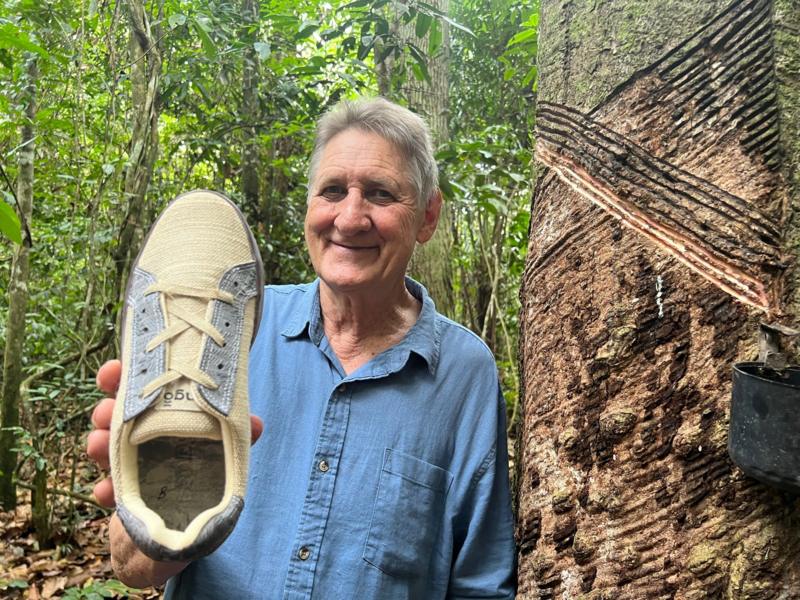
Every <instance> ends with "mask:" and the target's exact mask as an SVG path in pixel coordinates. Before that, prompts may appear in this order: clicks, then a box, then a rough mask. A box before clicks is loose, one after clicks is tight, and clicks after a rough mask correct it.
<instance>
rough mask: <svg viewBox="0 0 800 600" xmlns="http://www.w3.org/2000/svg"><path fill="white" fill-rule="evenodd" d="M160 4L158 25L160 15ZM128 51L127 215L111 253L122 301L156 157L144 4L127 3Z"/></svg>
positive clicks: (153, 80)
mask: <svg viewBox="0 0 800 600" xmlns="http://www.w3.org/2000/svg"><path fill="white" fill-rule="evenodd" d="M162 6H163V2H160V3H159V8H158V14H159V21H160V20H161V16H162V13H163V10H162ZM128 22H129V24H130V29H131V30H130V38H129V42H128V51H129V58H130V69H131V74H130V78H131V112H132V116H131V142H130V150H129V152H128V165H127V170H126V172H125V184H124V186H125V187H124V196H125V200H126V201H127V207H128V208H127V213H126V215H125V217H124V218H123V222H122V227H121V229H120V235H119V242H118V245H117V249H116V251H115V253H114V261H115V263H116V265H117V278H116V284H117V285H116V287H117V290H118V296H119V298H120V299H121V298H122V296H123V294H124V285H125V281H126V279H127V273H128V269H129V267H130V264H131V262H132V260H133V258H134V256H135V255H136V252H137V246H138V244H137V243H136V240H137V236H138V233H139V232H140V230H141V227H142V223H141V219H142V215H143V214H144V211H143V209H144V198H145V194H146V193H147V186H148V185H149V183H150V177H151V175H152V172H153V164H154V163H155V160H156V156H157V155H158V110H159V81H160V79H161V51H160V48H159V42H158V40H159V36H158V35H157V27H158V26H155V27H151V24H150V17H149V15H148V14H147V11H146V10H145V5H144V2H143V0H129V2H128Z"/></svg>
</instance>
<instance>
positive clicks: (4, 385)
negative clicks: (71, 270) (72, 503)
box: [0, 55, 39, 510]
mask: <svg viewBox="0 0 800 600" xmlns="http://www.w3.org/2000/svg"><path fill="white" fill-rule="evenodd" d="M25 77H26V82H25V87H24V91H23V94H22V95H23V97H22V98H21V102H22V104H23V105H24V106H25V120H24V122H23V125H22V127H21V130H20V134H21V137H22V144H23V145H22V147H21V148H20V149H19V155H18V156H19V158H18V167H19V173H18V175H17V203H18V210H19V212H20V217H21V218H20V221H22V222H23V223H28V224H30V222H31V214H32V212H33V162H34V158H35V148H36V143H35V137H34V120H35V118H36V84H37V80H38V77H39V74H38V67H37V61H36V57H35V56H33V55H29V56H28V57H27V64H26V69H25ZM29 226H30V225H29ZM23 235H24V238H23V243H22V244H20V245H19V246H18V247H17V248H16V252H15V253H14V256H13V259H12V264H11V274H10V277H9V285H8V323H7V326H6V341H5V349H4V351H3V378H2V381H0V402H2V404H0V507H2V508H3V509H4V510H13V509H14V508H15V507H16V505H17V492H16V484H15V482H14V472H15V469H16V464H17V454H16V453H15V452H13V451H12V450H11V449H12V448H13V447H15V445H16V435H15V433H14V432H13V431H8V430H6V428H9V427H18V426H19V414H20V384H21V383H22V363H23V361H22V356H23V350H24V342H25V312H26V310H27V306H28V279H29V273H30V247H31V238H30V229H25V230H23Z"/></svg>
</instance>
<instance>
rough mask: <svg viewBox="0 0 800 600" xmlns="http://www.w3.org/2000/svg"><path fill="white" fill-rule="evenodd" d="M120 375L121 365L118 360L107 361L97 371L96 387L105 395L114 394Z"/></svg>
mask: <svg viewBox="0 0 800 600" xmlns="http://www.w3.org/2000/svg"><path fill="white" fill-rule="evenodd" d="M121 373H122V363H121V362H119V361H118V360H109V361H107V362H106V363H104V364H103V366H102V367H100V368H99V369H98V370H97V387H99V388H100V390H102V391H103V392H105V393H106V394H115V393H116V392H117V388H118V387H119V377H120V374H121Z"/></svg>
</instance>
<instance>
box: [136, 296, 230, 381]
mask: <svg viewBox="0 0 800 600" xmlns="http://www.w3.org/2000/svg"><path fill="white" fill-rule="evenodd" d="M152 292H161V293H163V294H166V295H167V296H187V297H190V298H199V299H201V300H209V301H210V300H222V301H223V302H226V303H228V304H233V302H234V297H233V294H230V293H228V292H223V291H222V290H209V289H198V288H192V287H188V286H184V285H176V284H171V283H168V282H165V283H154V284H153V285H151V286H150V287H148V288H147V289H146V290H145V291H144V293H145V294H150V293H152ZM169 315H170V317H172V318H171V319H170V320H171V321H173V322H172V324H171V325H170V326H169V327H167V328H166V329H164V331H162V332H161V333H159V334H158V335H156V336H155V337H154V338H153V339H152V340H150V343H148V344H147V347H146V350H147V352H152V351H153V350H154V349H155V348H157V347H158V346H159V345H161V344H163V343H164V342H167V341H169V340H171V339H172V338H174V337H175V336H176V335H179V334H180V333H182V332H184V331H186V330H187V329H189V327H194V328H195V329H198V330H200V331H202V332H203V333H205V334H206V335H208V337H210V338H211V339H212V340H214V341H215V342H216V343H217V345H218V346H222V345H223V344H224V343H225V338H224V337H223V336H222V333H220V331H219V329H217V328H216V327H214V326H213V325H212V324H211V323H209V322H208V321H206V320H205V319H202V318H200V317H197V316H195V315H193V314H191V313H189V312H187V311H185V310H183V309H181V308H179V307H177V306H171V307H170V308H169ZM181 377H185V378H186V379H189V380H191V381H194V382H196V383H198V384H200V385H202V386H203V387H205V388H209V389H212V390H215V389H217V388H218V387H219V386H218V385H217V382H216V381H214V380H213V379H212V378H211V377H210V376H209V375H208V374H207V373H205V372H204V371H202V370H200V369H198V368H197V367H193V366H191V365H185V364H180V363H176V362H174V361H173V360H170V364H169V365H167V370H166V372H165V373H163V374H162V375H159V376H158V377H156V378H155V379H153V380H152V381H151V382H150V383H148V384H147V385H145V386H144V388H143V389H142V396H144V397H146V396H149V395H150V394H152V393H153V392H155V391H156V390H157V389H158V388H160V387H162V386H164V385H167V384H168V383H171V382H173V381H175V380H176V379H180V378H181Z"/></svg>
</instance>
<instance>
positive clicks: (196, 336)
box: [130, 281, 222, 444]
mask: <svg viewBox="0 0 800 600" xmlns="http://www.w3.org/2000/svg"><path fill="white" fill-rule="evenodd" d="M186 283H191V284H194V285H196V284H197V282H195V281H192V282H186ZM166 303H167V306H166V308H167V310H166V311H165V314H166V316H167V319H168V320H169V319H171V318H175V317H171V316H170V309H171V308H173V307H176V306H177V307H179V308H180V309H181V310H182V311H185V312H191V313H193V314H194V315H195V316H197V317H199V318H201V319H208V318H209V317H210V312H211V310H212V307H211V306H210V303H209V301H208V300H203V299H200V298H192V297H186V296H177V297H171V298H167V299H166ZM169 324H170V323H169V322H168V323H167V325H169ZM204 337H205V334H203V333H202V332H201V331H198V330H197V329H195V328H194V327H189V328H188V329H186V330H185V331H183V332H181V333H180V334H178V335H176V336H175V337H174V338H172V339H170V340H169V341H168V342H167V343H168V344H169V350H168V356H169V358H168V364H169V362H174V363H176V364H184V365H191V366H195V367H197V366H199V364H200V353H201V352H202V348H203V341H204V340H203V338H204ZM197 394H198V392H197V386H196V385H195V384H194V383H193V382H190V381H187V380H186V379H185V378H183V377H181V378H180V379H177V380H176V381H173V382H171V383H168V384H167V385H165V386H164V387H163V388H162V390H161V393H160V394H159V396H158V398H157V399H156V400H155V402H154V403H153V405H152V406H151V407H150V408H149V409H147V410H146V411H145V412H144V413H143V414H142V415H140V416H139V417H138V418H137V419H136V424H135V425H134V426H133V429H132V430H131V436H130V443H131V444H142V443H144V442H147V441H149V440H152V439H154V438H157V437H165V436H176V437H193V438H203V439H211V440H221V439H222V433H221V430H220V426H219V422H218V421H217V419H215V418H214V417H213V416H211V415H210V414H208V413H207V412H205V411H204V410H203V409H202V408H200V406H199V405H198V404H197V401H198V400H199V398H198V397H197Z"/></svg>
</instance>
